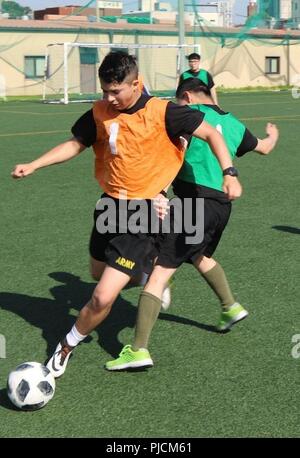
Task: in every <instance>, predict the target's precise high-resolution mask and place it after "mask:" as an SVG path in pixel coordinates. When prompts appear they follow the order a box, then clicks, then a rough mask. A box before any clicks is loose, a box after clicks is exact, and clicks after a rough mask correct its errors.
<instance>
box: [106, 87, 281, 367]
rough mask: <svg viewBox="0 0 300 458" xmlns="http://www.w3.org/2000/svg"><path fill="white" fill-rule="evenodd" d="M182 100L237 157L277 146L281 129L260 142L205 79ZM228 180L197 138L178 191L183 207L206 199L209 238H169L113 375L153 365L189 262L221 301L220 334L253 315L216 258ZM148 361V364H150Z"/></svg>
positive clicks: (182, 93) (226, 212)
mask: <svg viewBox="0 0 300 458" xmlns="http://www.w3.org/2000/svg"><path fill="white" fill-rule="evenodd" d="M176 96H177V99H178V101H179V103H180V104H189V105H190V106H191V108H193V109H195V110H199V111H202V112H204V113H205V120H206V121H207V122H209V123H210V124H211V125H213V126H214V127H216V128H217V129H218V130H219V131H220V132H222V134H223V137H224V139H225V143H226V144H227V147H228V150H229V152H230V154H231V156H232V157H233V158H234V157H235V156H238V157H240V156H243V155H244V154H245V153H247V152H248V151H252V150H255V151H256V152H258V153H260V154H264V155H265V154H268V153H269V152H271V151H272V149H273V148H274V147H275V145H276V143H277V139H278V130H277V127H276V126H275V125H273V124H270V123H268V124H267V127H266V133H267V137H266V138H264V139H263V140H261V139H258V138H257V137H255V136H254V135H253V134H251V132H250V131H249V130H248V129H247V128H246V126H245V125H244V124H242V123H241V122H240V121H239V120H238V119H237V118H235V117H234V116H233V115H232V114H231V113H226V112H224V111H223V110H221V109H220V108H219V107H218V106H216V105H214V104H213V101H212V98H211V93H210V90H209V89H208V87H207V86H206V85H205V84H204V83H203V82H201V81H200V80H199V79H195V78H193V79H192V78H191V79H188V80H184V81H183V83H182V84H181V85H180V86H179V87H178V90H177V94H176ZM191 104H192V105H191ZM223 173H224V174H225V175H226V174H230V175H232V176H235V175H237V170H236V169H235V168H234V167H230V168H229V169H227V170H225V171H224V172H223ZM222 179H223V174H222V170H221V168H220V167H219V166H218V164H217V163H216V162H215V160H214V157H213V154H212V152H211V150H210V148H209V146H208V145H206V144H205V143H204V142H203V141H201V140H198V139H191V141H190V144H189V146H188V149H187V151H186V155H185V161H184V165H183V167H182V169H181V171H180V172H179V175H178V177H177V179H176V180H175V182H174V184H173V189H174V193H175V194H176V195H177V196H178V197H179V198H180V199H182V201H183V202H184V200H183V199H185V198H190V199H192V200H193V202H196V200H197V198H203V199H204V239H203V241H202V242H201V243H199V244H194V245H193V244H187V243H186V236H187V234H186V233H181V234H175V233H171V234H167V235H165V237H164V239H163V241H162V243H161V245H160V250H159V255H158V259H157V261H156V265H155V267H154V270H153V272H152V274H151V276H150V278H149V280H148V282H147V284H146V286H145V288H144V291H143V292H142V293H141V296H140V301H139V309H138V317H137V323H136V330H135V338H134V343H133V345H132V346H131V345H126V346H125V347H124V349H123V350H122V352H121V354H120V356H119V358H117V359H116V360H114V361H110V362H108V363H107V364H106V368H107V369H108V370H122V369H127V368H131V367H143V366H146V365H147V366H149V361H152V360H151V357H150V354H149V352H148V350H147V347H148V340H149V337H150V333H151V330H152V328H153V326H154V323H155V321H156V319H157V316H158V314H159V311H160V307H161V297H162V292H163V289H164V287H165V284H166V282H167V281H168V280H169V279H170V278H171V276H172V275H173V274H174V272H175V271H176V269H177V268H178V267H179V266H180V265H181V264H182V263H183V262H192V263H193V264H194V266H195V268H196V269H197V270H198V271H199V272H200V274H201V275H202V276H203V277H204V279H205V280H206V281H207V283H208V284H209V285H210V287H211V288H212V289H213V291H214V292H215V294H216V295H217V296H218V298H219V299H220V302H221V306H222V312H221V316H220V320H219V323H218V325H217V329H218V330H219V331H226V330H228V329H230V328H231V326H232V325H233V324H235V323H237V322H239V321H240V320H242V319H243V318H245V317H246V316H247V315H248V312H247V311H246V310H245V309H244V307H242V305H241V304H239V303H238V302H236V300H235V298H234V296H233V294H232V292H231V289H230V286H229V284H228V281H227V278H226V275H225V272H224V270H223V269H222V267H221V266H220V264H218V263H217V262H216V261H215V260H214V259H213V258H212V255H213V253H214V251H215V249H216V247H217V246H218V243H219V241H220V239H221V236H222V233H223V230H224V229H225V227H226V225H227V223H228V220H229V217H230V212H231V202H230V200H229V199H228V197H227V195H226V194H225V193H224V192H223V189H222ZM194 211H195V207H194V206H193V208H192V215H191V217H194V216H195V214H194ZM188 235H190V234H188ZM143 361H145V362H146V361H147V364H144V362H143ZM152 364H153V362H152ZM152 364H150V365H152Z"/></svg>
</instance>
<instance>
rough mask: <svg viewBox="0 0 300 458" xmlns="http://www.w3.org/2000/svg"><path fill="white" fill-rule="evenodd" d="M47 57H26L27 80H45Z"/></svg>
mask: <svg viewBox="0 0 300 458" xmlns="http://www.w3.org/2000/svg"><path fill="white" fill-rule="evenodd" d="M44 73H45V56H25V78H30V79H34V78H43V76H44Z"/></svg>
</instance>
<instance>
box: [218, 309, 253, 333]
mask: <svg viewBox="0 0 300 458" xmlns="http://www.w3.org/2000/svg"><path fill="white" fill-rule="evenodd" d="M247 316H248V312H247V310H245V309H244V307H242V306H241V304H239V303H238V302H236V303H235V304H233V305H232V306H231V307H230V309H229V310H227V311H226V312H222V313H221V317H220V321H219V323H218V324H217V330H218V331H227V330H229V329H230V328H231V327H232V326H233V325H234V324H235V323H238V322H239V321H241V320H243V319H244V318H246V317H247Z"/></svg>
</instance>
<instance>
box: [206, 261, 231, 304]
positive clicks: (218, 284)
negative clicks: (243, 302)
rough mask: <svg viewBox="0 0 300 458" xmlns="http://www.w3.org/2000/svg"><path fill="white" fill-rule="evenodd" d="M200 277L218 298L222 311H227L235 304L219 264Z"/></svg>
mask: <svg viewBox="0 0 300 458" xmlns="http://www.w3.org/2000/svg"><path fill="white" fill-rule="evenodd" d="M202 276H203V278H204V279H205V280H206V282H207V283H208V284H209V286H210V287H211V289H212V290H213V291H214V292H215V294H216V295H217V296H218V298H219V299H220V302H221V305H222V307H223V308H224V309H228V308H229V307H230V306H231V305H233V304H234V303H235V299H234V297H233V294H232V292H231V289H230V286H229V284H228V281H227V278H226V275H225V272H224V270H223V269H222V267H221V266H220V264H218V263H217V264H216V265H215V266H214V267H213V268H212V269H210V270H209V271H208V272H206V273H205V274H202Z"/></svg>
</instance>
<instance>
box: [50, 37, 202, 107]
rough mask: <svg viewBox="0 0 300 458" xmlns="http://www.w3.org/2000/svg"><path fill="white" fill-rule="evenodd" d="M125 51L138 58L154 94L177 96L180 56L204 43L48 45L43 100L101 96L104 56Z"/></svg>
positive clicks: (53, 101)
mask: <svg viewBox="0 0 300 458" xmlns="http://www.w3.org/2000/svg"><path fill="white" fill-rule="evenodd" d="M113 50H124V51H126V52H128V53H129V54H132V55H135V56H136V57H137V61H138V66H139V72H140V74H141V76H142V78H143V81H144V83H145V86H146V87H147V89H148V90H149V92H150V93H151V94H152V95H156V96H159V97H173V96H174V94H175V90H176V83H177V78H178V75H179V73H180V59H181V60H182V59H183V56H184V55H188V54H190V53H192V52H197V53H199V54H200V45H199V44H197V45H167V44H151V45H142V44H126V43H122V44H108V43H105V44H98V43H97V44H95V43H68V42H65V43H50V44H48V45H47V51H46V59H45V75H44V84H43V101H44V102H49V103H51V102H52V103H64V104H68V103H69V102H73V101H81V102H82V101H92V100H95V99H97V98H99V93H101V88H100V84H99V79H98V68H99V65H100V63H101V62H102V60H103V58H104V56H105V55H106V54H108V53H109V52H110V51H113Z"/></svg>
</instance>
